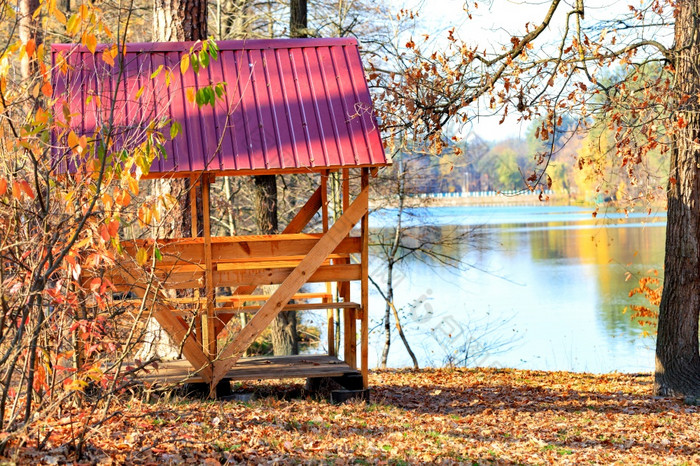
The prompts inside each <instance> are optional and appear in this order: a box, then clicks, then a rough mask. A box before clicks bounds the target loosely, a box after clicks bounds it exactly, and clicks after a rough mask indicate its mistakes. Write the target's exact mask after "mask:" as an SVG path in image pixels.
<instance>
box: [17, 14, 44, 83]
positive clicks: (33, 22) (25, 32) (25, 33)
mask: <svg viewBox="0 0 700 466" xmlns="http://www.w3.org/2000/svg"><path fill="white" fill-rule="evenodd" d="M39 6H40V5H39V0H21V1H20V3H19V38H20V40H21V41H22V42H23V43H25V44H26V43H27V42H28V41H29V40H30V39H34V43H35V44H36V47H37V48H38V47H39V44H41V42H42V40H43V37H44V36H43V34H42V31H41V27H40V26H41V22H40V21H41V15H39V16H37V17H36V18H35V17H34V12H35V11H36V10H38V9H39ZM38 69H39V65H38V64H37V61H36V58H35V57H34V58H31V59H30V58H29V57H27V56H26V55H25V56H24V57H22V61H21V63H20V71H21V73H22V77H23V78H24V79H29V78H32V77H35V76H37V70H38Z"/></svg>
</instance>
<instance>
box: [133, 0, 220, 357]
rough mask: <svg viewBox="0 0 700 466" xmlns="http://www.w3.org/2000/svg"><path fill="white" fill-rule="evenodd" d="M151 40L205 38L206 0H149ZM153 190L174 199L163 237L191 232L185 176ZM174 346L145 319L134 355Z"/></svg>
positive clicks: (162, 352) (163, 352)
mask: <svg viewBox="0 0 700 466" xmlns="http://www.w3.org/2000/svg"><path fill="white" fill-rule="evenodd" d="M153 18H154V19H153V40H154V41H156V42H167V41H187V40H203V39H206V38H207V2H206V1H203V0H155V1H154V2H153ZM155 184H156V186H155V191H156V194H160V195H164V194H166V193H169V194H171V195H172V196H173V197H175V198H176V199H177V200H178V204H177V206H175V207H173V209H172V210H171V211H170V212H169V213H168V219H167V225H166V230H168V231H166V232H165V235H166V236H167V237H190V236H192V233H193V232H192V215H191V213H190V212H191V203H190V196H189V193H190V190H191V189H192V186H191V183H190V180H189V178H175V179H164V180H157V181H156V182H155ZM197 191H198V192H197V196H196V198H197V201H196V202H197V207H198V208H197V236H199V235H201V231H202V226H203V221H202V208H201V200H202V196H201V189H197ZM177 350H178V348H177V347H176V346H175V345H174V344H173V343H172V341H171V340H170V337H169V336H168V334H167V332H165V331H164V330H163V329H162V328H161V326H160V325H159V324H158V322H156V321H155V319H149V320H148V322H147V324H146V329H145V333H144V345H143V346H142V347H141V349H140V350H139V352H138V354H137V355H136V356H137V358H139V359H141V360H144V361H146V360H149V359H153V358H161V359H174V358H176V357H177V356H178V354H177Z"/></svg>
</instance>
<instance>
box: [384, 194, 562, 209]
mask: <svg viewBox="0 0 700 466" xmlns="http://www.w3.org/2000/svg"><path fill="white" fill-rule="evenodd" d="M570 204H571V200H570V198H569V196H568V195H566V194H549V195H544V194H543V195H542V199H540V195H539V194H531V193H526V194H493V195H490V196H465V197H418V196H413V197H407V198H406V201H405V205H406V207H462V206H474V207H479V206H539V205H541V206H548V205H549V206H551V205H570ZM370 205H371V206H372V207H373V208H377V207H396V206H397V205H398V202H397V201H396V200H389V199H382V200H381V201H379V202H377V201H375V202H372V201H370Z"/></svg>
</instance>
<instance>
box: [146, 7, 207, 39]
mask: <svg viewBox="0 0 700 466" xmlns="http://www.w3.org/2000/svg"><path fill="white" fill-rule="evenodd" d="M207 34H208V33H207V2H206V1H203V0H155V1H154V2H153V39H154V40H156V41H159V42H170V41H189V40H204V39H206V38H207Z"/></svg>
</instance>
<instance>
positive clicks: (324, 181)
mask: <svg viewBox="0 0 700 466" xmlns="http://www.w3.org/2000/svg"><path fill="white" fill-rule="evenodd" d="M329 176H330V171H329V170H323V171H322V172H321V223H322V225H323V232H324V233H326V232H327V231H328V178H329ZM326 292H327V293H330V292H331V283H330V282H326ZM326 301H327V299H326V298H324V299H323V302H326ZM333 312H334V311H333V309H328V310H327V312H326V316H327V317H328V326H327V328H328V355H329V356H335V345H334V344H333V345H332V344H331V342H335V331H334V328H333V325H335V324H334V320H333Z"/></svg>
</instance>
